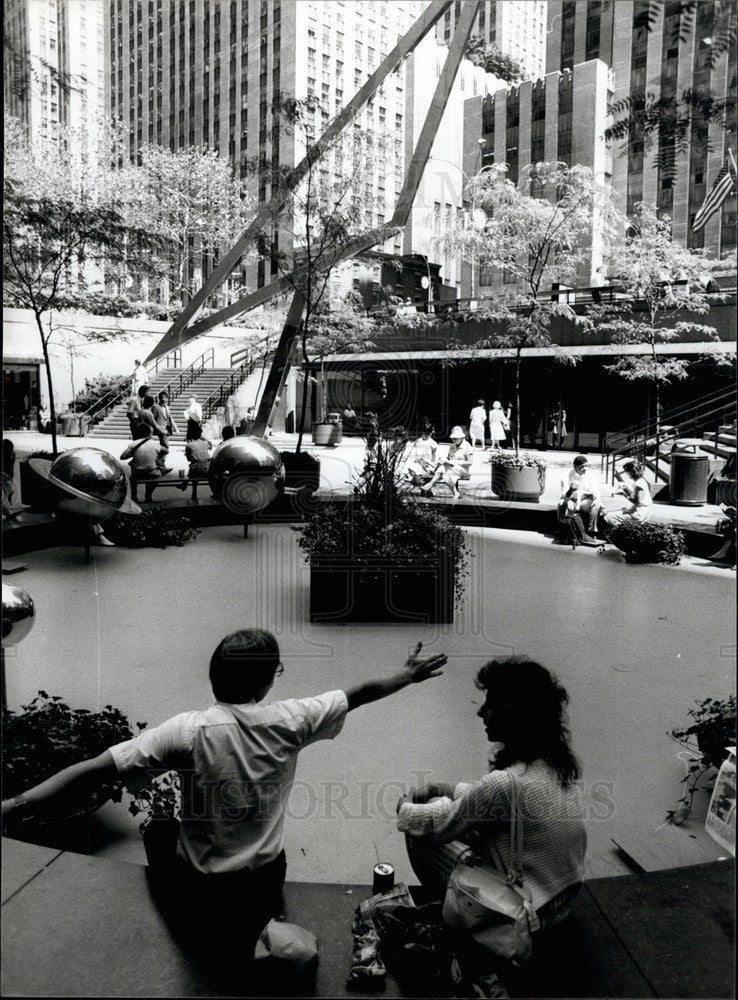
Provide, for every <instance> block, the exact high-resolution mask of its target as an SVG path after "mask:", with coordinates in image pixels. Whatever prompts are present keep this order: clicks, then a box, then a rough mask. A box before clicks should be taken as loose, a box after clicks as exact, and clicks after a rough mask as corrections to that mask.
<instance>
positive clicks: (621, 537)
mask: <svg viewBox="0 0 738 1000" xmlns="http://www.w3.org/2000/svg"><path fill="white" fill-rule="evenodd" d="M609 541H611V542H612V544H613V545H616V546H617V547H618V548H619V549H620V550H621V552H624V553H625V561H626V562H630V563H641V562H653V563H666V564H668V565H670V566H678V565H679V563H680V562H681V559H682V556H683V555H684V550H685V543H684V533H683V532H681V531H679V530H678V529H677V528H672V527H671V525H668V524H650V523H649V522H648V521H635V520H631V521H625V522H624V523H623V524H618V525H616V526H615V527H614V528H613V529H612V531H611V533H610V536H609Z"/></svg>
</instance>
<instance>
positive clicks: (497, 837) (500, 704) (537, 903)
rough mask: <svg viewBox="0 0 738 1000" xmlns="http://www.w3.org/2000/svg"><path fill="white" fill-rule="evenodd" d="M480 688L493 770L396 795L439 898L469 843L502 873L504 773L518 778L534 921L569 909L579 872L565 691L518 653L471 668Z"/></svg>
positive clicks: (550, 921) (415, 861)
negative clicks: (475, 778)
mask: <svg viewBox="0 0 738 1000" xmlns="http://www.w3.org/2000/svg"><path fill="white" fill-rule="evenodd" d="M476 686H477V687H478V688H479V689H480V690H481V691H484V692H485V701H484V704H483V705H482V707H481V708H480V709H479V711H478V712H477V715H478V716H479V718H480V719H481V720H482V723H483V725H484V729H485V732H486V734H487V739H488V740H489V741H490V742H492V743H496V744H498V747H497V749H496V753H495V759H494V764H493V769H492V770H491V771H490V772H489V773H488V774H486V775H485V776H484V777H483V778H481V779H479V780H478V781H473V782H469V783H466V782H460V783H458V784H456V785H451V784H443V783H439V784H432V785H425V786H423V787H422V788H418V789H412V790H411V791H410V792H409V793H408V794H407V795H404V796H403V797H402V798H401V799H400V801H399V803H398V822H397V826H398V829H400V830H402V831H404V832H405V833H406V834H407V837H406V841H407V852H408V857H409V859H410V863H411V865H412V867H413V870H414V871H415V874H416V875H417V876H418V878H419V879H420V881H421V883H422V884H423V886H425V887H426V888H428V889H429V890H430V891H431V894H432V895H433V896H434V897H435V898H438V899H442V898H443V896H444V895H445V891H446V885H447V883H448V879H449V876H450V875H451V872H452V870H453V868H454V865H455V863H456V861H457V860H458V859H459V858H460V857H461V855H463V854H464V853H465V852H468V851H469V848H470V847H471V848H473V852H474V853H475V854H476V855H478V856H479V857H480V858H481V859H482V861H483V863H485V864H486V865H489V866H491V867H492V868H494V870H495V871H496V872H498V873H502V874H503V875H504V874H506V873H507V871H508V870H509V867H510V861H511V848H510V803H511V780H510V774H511V773H514V774H515V776H516V777H517V783H518V789H519V791H518V794H519V803H520V811H521V813H522V815H523V817H524V831H523V833H524V839H523V859H522V860H523V884H524V886H525V887H526V889H527V890H528V892H529V893H530V895H531V900H532V904H533V907H534V909H535V910H536V912H537V915H538V918H539V920H540V925H541V929H545V928H548V927H552V926H554V925H555V924H558V923H560V922H561V921H563V920H564V919H565V918H566V916H567V915H568V914H569V912H570V910H571V906H572V902H573V900H574V898H575V896H576V895H577V893H578V891H579V889H580V887H581V882H582V877H583V873H584V853H585V848H586V834H585V829H584V822H583V819H582V808H581V802H580V797H579V793H578V791H577V788H576V787H575V785H574V783H575V782H576V780H577V778H578V777H579V766H578V764H577V761H576V759H575V757H574V755H573V754H572V751H571V748H570V745H569V732H568V729H567V727H566V722H565V715H564V712H565V705H566V704H567V703H568V700H569V698H568V695H567V693H566V691H565V690H564V688H563V687H562V686H561V685H560V684H559V683H558V681H557V680H556V678H555V677H554V675H553V674H552V673H551V672H550V671H548V670H546V668H545V667H542V666H541V665H540V664H539V663H535V662H533V661H531V660H526V659H525V658H524V657H508V658H505V659H499V660H491V661H490V662H489V663H487V664H485V666H483V667H482V669H481V670H480V671H479V673H478V674H477V678H476Z"/></svg>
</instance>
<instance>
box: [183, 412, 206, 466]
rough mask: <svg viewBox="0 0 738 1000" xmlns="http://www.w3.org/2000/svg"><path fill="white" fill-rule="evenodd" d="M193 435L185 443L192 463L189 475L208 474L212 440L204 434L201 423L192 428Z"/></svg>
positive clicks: (188, 459)
mask: <svg viewBox="0 0 738 1000" xmlns="http://www.w3.org/2000/svg"><path fill="white" fill-rule="evenodd" d="M190 433H191V434H192V435H193V436H192V437H189V436H188V438H187V444H186V445H185V458H186V459H187V461H188V462H189V463H190V469H189V476H190V478H193V477H195V478H196V477H203V476H207V474H208V466H209V465H210V442H209V441H208V439H207V438H204V437H203V436H202V427H200V425H199V424H197V426H194V421H193V427H192V428H191V431H190Z"/></svg>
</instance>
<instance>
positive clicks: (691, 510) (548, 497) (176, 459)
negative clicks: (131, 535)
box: [6, 431, 722, 531]
mask: <svg viewBox="0 0 738 1000" xmlns="http://www.w3.org/2000/svg"><path fill="white" fill-rule="evenodd" d="M6 436H7V437H9V438H10V439H11V440H12V441H13V442H14V444H15V448H16V454H17V458H18V459H19V460H20V459H22V458H23V457H25V456H26V455H27V454H28V453H29V452H31V451H41V450H44V451H48V450H49V448H50V447H51V438H50V436H49V435H48V434H38V433H36V432H35V431H10V432H9V433H8V434H7V435H6ZM269 440H270V442H271V443H272V444H273V445H274V446H275V447H276V448H277V449H279V450H282V451H294V450H295V447H296V444H297V435H296V434H283V433H276V434H274V435H272V436H271V437H270V438H269ZM126 444H127V442H125V441H123V440H121V439H119V438H118V439H107V438H80V437H59V438H58V447H59V450H61V451H66V450H68V449H70V448H81V447H93V448H101V449H103V450H104V451H108V452H109V453H110V454H111V455H114V456H116V457H117V456H119V455H120V454H121V452H122V451H123V450H124V448H125V447H126ZM440 448H441V452H440V453H441V454H445V448H444V446H443V445H441V446H440ZM303 450H305V451H308V452H310V453H311V454H313V455H315V456H316V457H317V458H319V459H320V477H321V482H320V487H321V495H322V496H325V497H330V496H334V497H337V498H340V497H343V496H347V495H348V494H349V492H350V489H351V486H352V484H353V482H354V481H355V477H356V474H357V472H358V471H359V470H360V469H361V467H362V465H363V462H364V457H365V455H366V450H365V447H364V443H363V441H362V439H361V438H354V437H346V438H344V439H343V441H342V442H341V444H340V445H338V446H337V447H335V448H324V447H315V446H313V445H312V444H311V442H310V435H309V434H306V435H305V437H304V441H303ZM539 454H540V455H541V457H543V458H544V459H545V461H546V463H547V468H546V474H545V480H546V481H545V488H544V492H543V495H542V496H541V500H540V505H535V504H534V505H531V506H532V508H533V509H534V510H535V509H536V508H538V509H541V508H542V507H546V506H548V507H550V508H553V507H555V505H556V503H557V502H558V500H559V497H560V495H561V483H562V480H563V481H566V479H567V477H568V472H569V469H570V468H571V463H572V459H573V458H574V456H575V455H576V454H577V452H573V451H554V450H548V451H545V452H540V453H539ZM489 457H490V452H489V451H485V452H482V451H480V450H477V452H476V453H475V455H474V461H473V464H472V470H471V479H470V480H469V481H468V482H466V483H462V484H461V491H462V497H461V500H460V501H458V502H459V503H464V502H466V503H468V502H469V501H471V502H472V503H475V504H479V505H480V506H486V505H488V504H491V505H495V504H498V503H499V501H497V500H496V499H495V498H494V494H493V493H492V489H491V481H490V467H489V465H488V464H487V463H488V461H489ZM587 457H588V458H589V471H590V473H591V474H592V476H593V477H594V478H595V480H598V481H599V482H600V486H601V491H602V497H603V502H604V508H605V510H607V511H611V510H620V509H621V508H622V507H624V506H626V503H627V502H626V500H625V498H624V497H622V496H613V487H612V485H611V484H610V483H607V482H606V481H605V477H604V473H603V472H602V471H601V469H602V463H601V456H600V455H598V454H590V455H588V456H587ZM124 464H125V463H124ZM167 464H168V465H169V466H170V467H171V468H172V470H173V471H172V473H171V475H172V476H174V477H176V476H177V473H178V472H179V471H180V470H186V469H187V467H188V463H187V460H186V458H185V455H184V445H177V444H174V445H172V446H171V450H170V454H169V458H168V461H167ZM17 476H18V466H17V463H16V477H17ZM646 478H647V480H648V482H649V483H651V482H652V480H653V477H652V475H651V474H650V473H647V476H646ZM659 486H660V487H661V488H662V492H661V495H660V496H659V497H658V501H659V502H657V503H656V504H654V507H653V512H652V515H651V516H652V520H653V521H654V522H657V523H669V524H673V525H675V526H677V527H680V528H685V529H689V528H691V529H695V530H702V531H713V530H714V527H715V523H716V521H717V520H718V519H719V518H720V517H721V516H722V511H721V509H720V507H719V506H717V505H716V504H702V505H701V506H698V507H684V506H675V505H671V504H668V503H666V502H663V501H666V499H667V497H666V490H665V489H663V484H659ZM16 492H17V494H18V496H19V495H20V490H19V484H18V486H17V489H16ZM655 492H656V487H654V493H655ZM436 498H437V499H438V500H441V501H443V502H444V503H447V502H452V501H451V498H450V495H449V491H448V489H447V488H446V487H445V486H443V485H440V486H438V487H437V489H436Z"/></svg>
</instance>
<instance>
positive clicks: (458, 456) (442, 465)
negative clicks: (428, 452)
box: [420, 425, 474, 500]
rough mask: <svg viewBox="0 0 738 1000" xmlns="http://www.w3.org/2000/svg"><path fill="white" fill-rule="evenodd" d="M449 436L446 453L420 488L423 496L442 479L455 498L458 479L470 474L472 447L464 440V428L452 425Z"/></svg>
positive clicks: (456, 497) (427, 494)
mask: <svg viewBox="0 0 738 1000" xmlns="http://www.w3.org/2000/svg"><path fill="white" fill-rule="evenodd" d="M449 437H450V438H451V446H450V447H449V449H448V455H447V456H446V458H445V459H442V460H441V461H440V462H439V463H438V468H437V469H436V471H435V473H434V475H433V478H432V479H431V481H430V482H429V483H428V484H427V485H426V486H425V487H423V488H422V489H421V490H420V492H421V493H422V494H423V496H425V497H429V496H430V495H431V493H432V491H433V487H434V486H435V485H436V483H438V482H440V481H441V480H443V482H444V483H445V484H446V486H448V488H449V489H450V490H451V495H452V496H453V498H454V499H455V500H456V499H458V498H459V496H460V493H459V488H458V484H459V480H460V479H469V478H470V476H471V464H472V458H473V457H474V449H473V448H472V446H471V445H470V444H469V442H468V441H467V440H466V434H465V433H464V428H463V427H459V426H458V425H457V426H456V427H452V428H451V433H450V435H449Z"/></svg>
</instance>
